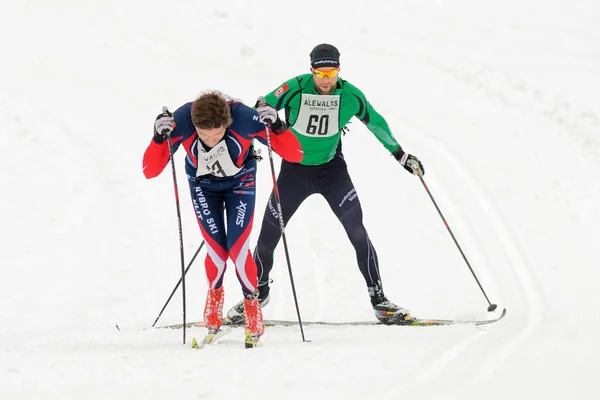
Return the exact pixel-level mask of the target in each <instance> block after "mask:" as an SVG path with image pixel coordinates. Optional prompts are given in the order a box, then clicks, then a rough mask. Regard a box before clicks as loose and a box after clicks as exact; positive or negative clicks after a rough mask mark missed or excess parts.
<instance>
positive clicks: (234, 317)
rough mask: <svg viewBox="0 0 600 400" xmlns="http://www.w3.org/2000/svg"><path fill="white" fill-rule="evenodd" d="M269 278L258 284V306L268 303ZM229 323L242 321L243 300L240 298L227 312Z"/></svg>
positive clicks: (240, 322) (237, 323)
mask: <svg viewBox="0 0 600 400" xmlns="http://www.w3.org/2000/svg"><path fill="white" fill-rule="evenodd" d="M270 282H272V281H271V280H269V281H266V282H261V283H259V284H258V306H259V307H260V308H261V309H262V308H264V307H265V306H266V305H267V304H269V299H270V297H269V290H270V289H269V283H270ZM227 320H228V322H229V323H230V324H233V325H239V324H242V323H243V322H244V300H241V301H240V302H239V303H237V304H236V305H235V306H233V307H231V309H230V310H229V311H228V312H227Z"/></svg>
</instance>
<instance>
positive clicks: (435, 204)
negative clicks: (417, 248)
mask: <svg viewBox="0 0 600 400" xmlns="http://www.w3.org/2000/svg"><path fill="white" fill-rule="evenodd" d="M413 169H414V168H413ZM418 172H420V170H419V171H417V175H418V177H419V179H420V180H421V183H422V184H423V187H424V188H425V190H426V191H427V194H428V195H429V198H430V199H431V201H432V202H433V205H434V206H435V209H436V210H437V212H438V214H440V217H441V218H442V221H443V222H444V225H446V228H447V229H448V232H449V233H450V236H452V240H454V244H456V247H457V248H458V251H460V254H461V255H462V257H463V259H464V260H465V263H467V267H469V270H471V273H472V274H473V277H474V278H475V281H476V282H477V285H479V289H481V292H482V293H483V295H484V296H485V299H486V300H487V302H488V304H489V307H488V309H487V310H488V311H494V310H495V309H496V307H498V306H497V305H496V304H492V303H491V302H490V299H489V298H488V296H487V294H485V290H483V287H482V286H481V283H480V282H479V279H477V275H475V271H473V268H471V264H470V263H469V260H467V256H465V253H464V252H463V251H462V249H461V248H460V245H459V244H458V241H457V240H456V237H454V233H452V229H450V225H448V222H447V221H446V218H444V214H442V211H441V210H440V208H439V207H438V205H437V203H436V202H435V200H434V198H433V196H432V194H431V192H430V191H429V188H428V187H427V184H426V183H425V180H423V174H422V173H418Z"/></svg>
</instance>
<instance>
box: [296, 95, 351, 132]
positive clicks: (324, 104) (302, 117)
mask: <svg viewBox="0 0 600 400" xmlns="http://www.w3.org/2000/svg"><path fill="white" fill-rule="evenodd" d="M339 115H340V96H339V95H330V96H323V95H316V94H302V99H301V101H300V110H299V112H298V119H297V120H296V122H295V123H294V125H293V128H294V130H295V131H296V132H298V133H300V134H302V135H305V136H311V137H317V138H324V137H330V136H334V135H335V134H337V133H339V131H340V127H339Z"/></svg>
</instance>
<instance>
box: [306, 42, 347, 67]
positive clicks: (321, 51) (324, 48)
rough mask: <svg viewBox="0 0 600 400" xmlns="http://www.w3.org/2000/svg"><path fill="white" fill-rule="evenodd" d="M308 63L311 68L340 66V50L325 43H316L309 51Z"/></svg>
mask: <svg viewBox="0 0 600 400" xmlns="http://www.w3.org/2000/svg"><path fill="white" fill-rule="evenodd" d="M310 65H311V66H312V67H313V68H327V67H333V68H337V67H339V66H340V52H339V50H338V49H336V48H335V46H332V45H330V44H327V43H322V44H320V45H317V46H316V47H315V48H314V49H313V50H312V51H311V52H310Z"/></svg>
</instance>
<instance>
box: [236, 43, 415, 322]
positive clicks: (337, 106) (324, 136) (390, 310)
mask: <svg viewBox="0 0 600 400" xmlns="http://www.w3.org/2000/svg"><path fill="white" fill-rule="evenodd" d="M310 61H311V73H310V74H304V75H300V76H297V77H295V78H292V79H290V80H288V81H287V82H285V83H284V84H282V85H281V86H279V87H278V88H277V89H275V90H274V91H272V92H271V93H269V94H267V95H266V96H265V97H264V100H263V102H262V104H259V103H257V107H258V108H259V109H260V108H261V107H266V108H271V109H274V110H272V111H273V112H272V113H271V115H276V110H281V109H283V110H285V118H286V120H287V123H288V126H289V128H290V129H291V130H292V131H293V132H294V133H295V134H296V136H297V137H298V139H299V141H300V144H301V146H302V150H303V151H304V158H303V159H302V161H301V162H299V163H291V162H288V161H285V160H283V161H282V163H281V170H280V173H279V176H278V178H277V186H278V189H279V196H280V201H281V212H282V214H283V221H284V224H287V222H288V221H289V220H290V218H292V216H293V215H294V213H295V212H296V210H297V209H298V207H299V206H300V204H302V202H303V201H304V200H305V199H306V198H307V197H308V196H310V195H312V194H315V193H319V194H321V195H322V196H323V197H324V198H325V199H326V200H327V202H328V203H329V206H330V207H331V209H332V211H333V212H334V213H335V215H336V217H337V218H338V220H339V221H340V222H341V223H342V225H343V227H344V229H345V230H346V233H347V235H348V238H349V239H350V242H351V243H352V245H353V246H354V249H355V250H356V259H357V262H358V267H359V269H360V272H361V273H362V275H363V277H364V279H365V282H366V284H367V289H368V293H369V296H370V299H371V305H372V307H373V310H374V312H375V316H376V317H377V319H379V320H380V321H381V322H383V323H395V322H399V321H402V320H408V319H410V318H411V317H410V313H409V311H408V310H407V309H405V308H401V307H398V306H397V305H395V304H394V303H392V302H391V301H389V300H388V299H387V297H386V296H385V294H384V292H383V288H382V285H381V276H380V274H379V264H378V261H377V253H376V252H375V248H374V246H373V244H372V243H371V240H370V239H369V235H368V234H367V231H366V229H365V227H364V225H363V221H362V219H363V214H362V208H361V205H360V202H359V200H358V196H357V193H356V189H355V188H354V184H353V183H352V180H351V179H350V176H349V175H348V169H347V166H346V162H345V161H344V156H343V154H342V146H341V138H342V133H343V129H344V127H345V126H346V124H347V123H348V122H349V121H350V119H351V118H352V117H356V118H358V119H359V120H360V121H362V122H363V123H364V124H365V125H366V126H367V128H368V129H369V130H370V131H371V132H372V133H373V134H374V135H375V137H376V138H377V140H379V142H380V143H381V144H382V145H383V146H384V147H385V149H386V150H388V151H389V152H390V153H391V154H392V155H393V156H394V157H395V158H396V160H398V161H399V163H400V165H402V166H403V167H404V168H405V169H406V170H407V171H409V172H410V173H412V174H415V175H422V174H423V173H424V172H425V170H424V168H423V164H422V163H421V162H420V161H419V160H418V159H417V158H416V157H415V156H413V155H411V154H408V153H406V152H404V150H402V147H400V145H399V144H398V142H397V141H396V139H395V138H394V136H393V135H392V133H391V131H390V128H389V126H388V124H387V122H386V121H385V119H384V118H383V117H382V116H381V115H380V114H379V113H377V111H375V109H374V108H373V106H371V104H370V103H369V102H368V101H367V99H366V97H365V95H364V94H363V93H362V92H361V91H360V90H359V89H358V88H356V87H355V86H354V85H352V84H351V83H349V82H347V81H345V80H343V79H341V78H339V76H338V73H339V70H340V53H339V51H338V49H336V48H335V47H334V46H332V45H330V44H320V45H318V46H316V47H315V48H314V49H313V50H312V52H311V53H310ZM265 103H266V104H265ZM263 115H265V116H268V115H269V113H266V112H263ZM261 122H263V123H264V122H269V121H263V120H262V118H261ZM280 238H281V228H280V225H279V219H278V214H277V209H276V200H275V198H274V193H271V197H270V198H269V201H268V203H267V208H266V210H265V214H264V218H263V221H262V227H261V231H260V235H259V238H258V243H257V246H256V249H255V251H254V259H255V261H256V264H257V266H258V279H259V304H260V306H261V307H264V306H265V305H267V303H268V302H269V282H270V279H269V273H270V272H271V269H272V267H273V253H274V251H275V247H276V246H277V244H278V243H279V240H280ZM228 317H229V318H230V319H231V321H233V322H238V321H243V302H240V303H238V304H236V305H235V306H234V307H232V308H231V310H230V311H229V312H228Z"/></svg>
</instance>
